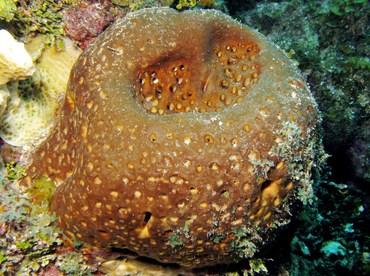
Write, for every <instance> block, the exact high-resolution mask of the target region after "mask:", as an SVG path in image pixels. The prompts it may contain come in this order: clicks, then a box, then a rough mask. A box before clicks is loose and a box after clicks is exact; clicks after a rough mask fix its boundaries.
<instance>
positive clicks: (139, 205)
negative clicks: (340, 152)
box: [25, 8, 319, 268]
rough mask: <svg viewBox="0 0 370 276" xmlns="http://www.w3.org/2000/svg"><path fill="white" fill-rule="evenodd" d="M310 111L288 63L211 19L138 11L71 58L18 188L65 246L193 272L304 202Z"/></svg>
mask: <svg viewBox="0 0 370 276" xmlns="http://www.w3.org/2000/svg"><path fill="white" fill-rule="evenodd" d="M318 121H319V115H318V112H317V109H316V103H315V102H314V100H313V97H312V96H311V94H310V92H309V90H308V88H307V86H306V85H305V82H304V80H303V79H302V77H301V76H300V74H299V73H298V72H297V69H296V68H295V67H294V66H293V63H292V62H291V61H290V60H289V59H288V58H287V57H286V56H285V54H284V53H283V52H282V51H281V50H279V49H278V48H277V47H276V46H274V45H273V44H272V43H270V42H269V41H268V40H267V39H266V38H265V37H263V36H262V35H260V34H259V33H257V32H255V31H253V30H251V29H249V28H248V27H246V26H243V25H241V24H240V23H238V22H236V21H234V20H233V19H231V18H230V17H228V16H227V15H224V14H222V13H220V12H217V11H214V10H194V11H185V12H182V13H178V12H177V11H175V10H172V9H169V8H153V9H143V10H140V11H138V12H135V13H131V14H129V15H127V16H126V17H125V18H124V19H123V20H122V21H119V22H118V23H116V24H115V25H113V26H112V27H110V28H109V29H107V30H106V31H105V33H103V34H102V35H100V36H99V37H98V38H97V39H96V40H95V41H94V42H93V43H92V44H91V45H90V46H89V47H88V48H87V49H86V50H85V52H84V53H83V54H82V55H81V56H80V57H79V59H78V61H77V62H76V64H75V66H74V68H73V69H72V73H71V76H70V80H69V85H68V91H67V94H66V97H65V100H64V104H63V106H62V108H61V114H60V116H59V120H58V122H57V123H56V126H55V129H54V131H53V132H52V133H51V134H50V136H49V137H48V138H47V139H46V140H45V141H44V143H43V144H41V146H40V147H38V148H37V149H36V150H35V152H34V153H33V155H32V160H30V164H31V165H30V167H29V169H28V177H26V180H25V184H28V185H31V183H32V179H36V178H38V177H45V176H46V177H49V178H51V179H52V180H54V181H55V182H56V184H57V186H58V188H57V191H56V193H55V195H54V197H53V200H52V204H51V211H52V212H56V214H57V216H58V222H59V226H60V227H61V229H63V230H64V232H65V233H66V234H67V235H68V236H69V237H70V238H71V239H72V240H80V241H84V242H86V243H88V244H92V245H96V246H99V247H102V248H121V249H126V250H128V251H131V252H134V253H135V254H137V255H139V256H145V257H149V258H152V259H155V260H157V261H159V262H163V263H177V264H180V265H182V266H185V267H189V268H192V267H200V266H205V265H213V264H218V263H231V262H236V261H238V260H240V259H242V258H247V257H252V256H253V255H254V253H255V252H256V251H258V250H259V248H261V246H262V245H265V244H266V243H267V242H269V241H270V240H271V237H273V235H272V232H273V231H274V230H276V229H278V228H280V227H282V226H283V225H285V224H286V223H288V221H289V219H290V216H291V211H292V210H291V209H290V206H292V205H294V203H296V202H300V201H301V200H303V201H307V200H309V197H310V191H311V182H310V169H311V167H312V166H313V164H314V150H315V144H316V140H317V138H316V135H315V131H314V129H315V126H316V124H317V122H318Z"/></svg>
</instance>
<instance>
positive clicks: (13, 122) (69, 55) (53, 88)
mask: <svg viewBox="0 0 370 276" xmlns="http://www.w3.org/2000/svg"><path fill="white" fill-rule="evenodd" d="M43 40H45V37H43V36H38V37H36V38H33V39H32V40H31V42H29V43H28V44H26V45H25V47H26V49H27V51H28V52H29V53H30V54H38V55H40V53H39V52H40V49H42V45H43ZM63 41H64V45H65V50H64V51H58V50H57V49H56V47H50V48H46V49H44V50H43V51H42V52H41V55H40V56H39V57H38V59H37V61H36V62H35V67H36V72H35V73H34V75H33V76H31V77H29V78H27V79H25V80H19V81H13V82H9V83H8V84H7V89H8V91H9V98H8V101H7V107H6V109H5V110H4V112H3V113H2V116H1V117H0V122H1V123H0V137H1V138H2V139H3V140H5V141H6V142H7V143H8V144H11V145H13V146H30V145H32V144H33V143H37V141H39V140H41V139H40V138H41V137H45V136H46V135H47V133H48V129H49V128H50V126H51V125H52V122H53V120H52V119H53V116H54V113H55V112H56V110H57V107H58V101H59V100H60V97H61V95H64V93H65V91H66V88H67V82H68V76H69V73H70V71H71V68H72V65H73V64H74V62H75V61H76V59H77V57H78V56H79V55H80V53H81V50H80V49H78V48H77V47H76V46H74V45H73V42H72V41H71V40H69V39H67V38H64V40H63Z"/></svg>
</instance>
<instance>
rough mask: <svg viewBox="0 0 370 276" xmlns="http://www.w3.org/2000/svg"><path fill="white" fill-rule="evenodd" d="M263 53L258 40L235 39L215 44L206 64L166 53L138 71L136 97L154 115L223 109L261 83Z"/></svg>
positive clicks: (238, 100) (240, 99) (235, 102)
mask: <svg viewBox="0 0 370 276" xmlns="http://www.w3.org/2000/svg"><path fill="white" fill-rule="evenodd" d="M259 52H260V50H259V48H258V46H257V45H256V44H255V43H252V42H246V41H241V42H234V41H233V42H230V43H227V42H223V43H215V45H213V46H212V52H211V53H210V55H209V56H208V55H206V58H205V59H204V62H203V63H202V64H199V63H197V62H194V61H193V60H189V59H186V58H181V57H178V56H174V58H173V59H171V58H170V57H168V56H166V58H165V59H164V60H162V61H159V62H156V63H155V64H153V65H152V66H149V67H146V68H144V69H143V70H142V71H139V72H138V75H137V80H136V83H135V98H136V99H137V100H138V101H139V102H140V103H141V104H142V106H143V107H144V109H145V110H146V111H148V112H149V113H151V114H159V115H164V114H171V113H183V112H213V111H222V110H224V109H225V108H227V107H229V106H233V105H235V104H238V103H240V102H241V101H243V99H244V97H245V96H246V95H247V94H248V93H249V92H250V91H251V89H252V87H253V86H254V85H255V84H256V83H257V81H258V78H259V75H260V72H261V65H260V64H259V63H258V62H257V61H258V55H259ZM199 67H202V68H199Z"/></svg>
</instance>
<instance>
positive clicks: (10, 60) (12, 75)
mask: <svg viewBox="0 0 370 276" xmlns="http://www.w3.org/2000/svg"><path fill="white" fill-rule="evenodd" d="M0 41H1V43H0V86H1V85H4V84H6V83H8V82H9V81H12V80H19V79H26V78H28V77H30V76H32V75H33V73H34V72H35V67H34V66H33V62H32V58H31V56H30V55H29V54H28V53H27V51H26V49H25V48H24V44H23V43H21V42H18V41H16V40H15V39H14V38H13V36H12V35H11V34H10V33H9V32H8V31H7V30H0Z"/></svg>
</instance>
